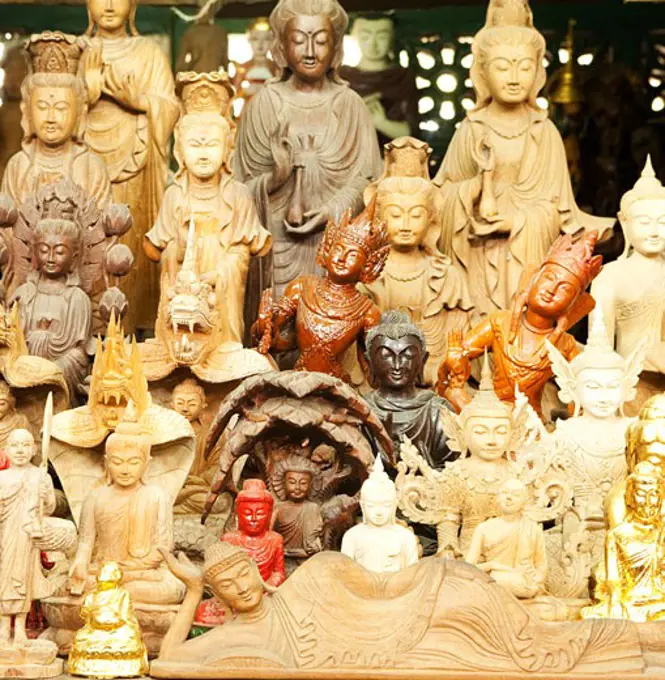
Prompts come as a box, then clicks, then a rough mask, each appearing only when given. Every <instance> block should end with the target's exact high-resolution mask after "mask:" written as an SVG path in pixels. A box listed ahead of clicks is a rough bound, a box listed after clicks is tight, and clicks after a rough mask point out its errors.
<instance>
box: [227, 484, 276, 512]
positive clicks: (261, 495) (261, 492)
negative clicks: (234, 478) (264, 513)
mask: <svg viewBox="0 0 665 680" xmlns="http://www.w3.org/2000/svg"><path fill="white" fill-rule="evenodd" d="M236 502H237V503H242V502H245V503H266V504H267V505H270V506H272V505H274V503H275V499H274V498H273V497H272V494H271V493H270V492H269V491H268V489H266V484H265V482H264V481H263V480H262V479H246V480H245V481H244V483H243V485H242V491H240V492H239V493H238V498H237V500H236Z"/></svg>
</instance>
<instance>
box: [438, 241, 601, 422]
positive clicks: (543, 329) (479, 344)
mask: <svg viewBox="0 0 665 680" xmlns="http://www.w3.org/2000/svg"><path fill="white" fill-rule="evenodd" d="M597 240H598V232H595V231H591V232H587V233H586V234H585V235H584V236H583V237H582V238H580V239H579V240H578V241H576V242H573V240H572V238H571V237H570V236H568V235H565V236H560V237H559V238H558V239H557V240H556V241H555V242H554V244H553V245H552V247H551V248H550V250H549V252H548V254H547V257H546V258H545V262H544V263H543V264H542V265H541V266H540V268H539V269H537V270H535V271H534V270H531V271H528V272H525V275H524V278H523V283H524V285H522V286H520V290H521V293H519V294H518V295H517V296H516V298H515V301H514V303H513V308H512V310H511V311H499V312H495V313H493V314H490V315H489V316H488V317H486V318H485V319H484V320H483V321H482V322H481V323H479V324H478V325H477V326H476V327H475V328H473V329H472V330H471V331H469V333H467V334H466V336H465V337H463V336H462V333H461V331H459V332H455V333H451V335H450V342H449V345H448V353H447V355H446V358H445V359H444V360H443V362H441V365H440V367H439V374H438V391H439V394H441V395H442V396H444V397H446V398H447V399H448V401H450V402H451V403H452V404H453V405H454V406H455V408H456V409H457V411H461V409H462V407H463V406H464V405H465V404H466V403H468V402H469V401H470V399H471V397H470V395H469V394H468V393H467V392H466V391H465V389H464V387H465V384H466V381H467V380H468V378H469V375H470V373H471V368H470V362H471V360H472V359H475V358H476V357H479V356H481V355H482V354H483V352H484V351H485V350H486V349H490V350H491V351H492V352H493V353H494V389H495V391H496V393H497V395H498V396H499V398H500V399H501V400H502V401H506V402H511V403H512V402H514V400H515V387H519V389H520V391H521V392H522V393H523V394H525V395H526V397H527V398H528V399H529V402H530V404H531V406H532V407H533V408H534V409H535V411H536V412H537V413H538V415H540V417H541V418H542V417H543V413H542V407H541V397H542V393H543V389H544V387H545V384H546V383H547V381H548V380H549V379H550V378H551V377H552V367H551V363H550V359H549V356H548V354H547V348H546V347H545V340H549V341H550V342H551V343H552V344H553V345H555V346H556V347H557V349H558V350H559V351H560V352H561V354H563V356H564V357H566V359H568V360H569V361H570V360H571V359H572V358H573V357H574V356H576V355H577V353H578V349H577V345H576V343H575V339H574V338H573V337H572V336H571V335H569V334H568V333H567V332H566V331H567V330H568V329H569V328H571V327H572V326H573V325H574V324H575V323H577V322H578V321H579V320H580V319H582V318H583V317H584V316H586V315H587V314H588V313H589V312H590V311H591V310H592V309H593V307H594V305H595V303H594V300H593V298H592V297H591V295H589V293H586V292H585V290H586V288H587V286H588V285H589V284H590V283H591V281H592V280H593V279H594V278H595V277H596V275H597V274H598V272H599V271H600V269H601V267H602V258H601V257H600V255H595V256H594V255H593V249H594V246H595V244H596V241H597Z"/></svg>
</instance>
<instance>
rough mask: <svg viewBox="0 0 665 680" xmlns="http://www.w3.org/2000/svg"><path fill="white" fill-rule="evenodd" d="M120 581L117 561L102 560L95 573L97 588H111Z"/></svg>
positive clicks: (120, 576)
mask: <svg viewBox="0 0 665 680" xmlns="http://www.w3.org/2000/svg"><path fill="white" fill-rule="evenodd" d="M121 582H122V571H120V567H119V566H118V563H117V562H104V564H102V567H101V569H100V570H99V574H97V590H113V589H114V588H117V587H118V586H119V585H120V583H121Z"/></svg>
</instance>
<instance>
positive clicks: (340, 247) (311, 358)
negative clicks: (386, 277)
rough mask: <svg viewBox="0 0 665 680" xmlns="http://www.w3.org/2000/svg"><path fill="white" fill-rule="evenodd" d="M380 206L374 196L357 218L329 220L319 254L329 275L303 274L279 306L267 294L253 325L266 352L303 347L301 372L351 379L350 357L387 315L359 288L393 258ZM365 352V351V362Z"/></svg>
mask: <svg viewBox="0 0 665 680" xmlns="http://www.w3.org/2000/svg"><path fill="white" fill-rule="evenodd" d="M374 208H375V201H374V200H373V201H371V202H370V204H369V205H368V206H367V208H366V209H365V210H364V211H363V212H362V213H361V214H360V215H358V217H356V218H354V219H353V220H351V217H350V214H349V213H346V214H345V215H344V217H343V218H342V220H341V221H340V222H339V223H334V222H330V223H328V226H327V227H326V232H325V235H324V238H323V241H321V244H320V245H319V249H318V254H317V262H318V263H319V264H320V265H321V266H322V267H324V268H325V270H326V272H325V274H324V275H323V276H303V277H299V278H297V279H296V280H295V281H293V282H291V283H290V284H289V285H288V287H287V288H286V292H285V293H284V296H283V297H281V298H279V300H278V301H277V303H276V304H273V302H272V297H271V295H270V294H268V295H266V296H264V298H263V300H262V302H261V310H260V311H259V318H258V320H257V322H256V324H255V325H254V328H253V332H254V335H255V337H258V338H260V341H259V350H260V351H263V352H267V351H268V350H269V349H273V350H275V351H277V352H283V351H287V350H291V349H295V348H296V347H297V348H298V349H299V350H300V356H299V357H298V361H297V362H296V366H295V368H296V370H305V371H317V372H320V373H329V374H330V375H332V376H334V377H336V378H340V379H342V380H344V381H345V382H350V380H351V378H350V375H349V373H348V371H347V369H346V367H345V365H344V355H345V353H346V352H347V351H349V350H350V349H351V348H352V347H353V344H354V343H355V342H356V341H358V340H360V341H361V342H362V340H363V336H364V334H365V333H366V332H367V330H369V329H370V328H371V327H372V326H375V325H376V324H377V323H378V321H379V317H380V316H381V314H380V312H379V309H378V307H377V306H376V305H375V304H374V303H373V302H372V301H371V300H370V299H369V298H368V297H367V296H366V295H363V294H362V293H360V292H358V291H357V290H356V284H357V283H359V282H363V283H371V282H372V281H374V280H376V278H377V277H378V276H379V274H380V273H381V270H382V269H383V265H384V264H385V261H386V258H387V257H388V237H387V233H386V227H385V225H384V224H383V223H380V222H378V221H376V220H375V218H374ZM294 326H295V329H294V328H293V327H294ZM294 331H295V332H294ZM361 354H362V352H361V351H360V349H359V350H358V355H359V356H358V359H359V360H360V361H361V363H362V357H361V356H360V355H361Z"/></svg>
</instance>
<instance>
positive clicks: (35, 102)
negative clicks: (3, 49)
mask: <svg viewBox="0 0 665 680" xmlns="http://www.w3.org/2000/svg"><path fill="white" fill-rule="evenodd" d="M26 50H27V52H28V57H29V59H30V69H29V75H28V77H27V78H26V79H25V80H24V81H23V85H22V86H21V127H22V128H23V139H24V142H30V141H31V140H33V139H34V138H35V137H36V138H37V139H39V141H40V142H41V143H42V144H44V145H45V146H49V147H58V146H62V145H63V144H65V143H66V142H68V141H69V140H71V139H73V140H75V141H78V142H82V141H83V134H84V132H85V123H86V114H87V110H88V99H87V94H86V89H85V83H84V82H83V79H82V78H81V77H79V75H78V70H79V60H80V58H81V54H82V50H83V46H82V44H81V41H80V39H79V38H77V37H76V36H73V35H67V34H64V33H60V32H59V31H55V32H53V31H45V32H44V33H40V34H37V35H33V36H32V37H31V38H30V39H29V40H28V41H27V43H26Z"/></svg>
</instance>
